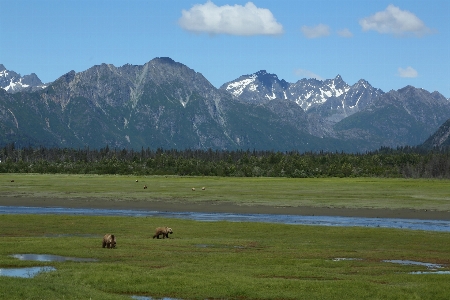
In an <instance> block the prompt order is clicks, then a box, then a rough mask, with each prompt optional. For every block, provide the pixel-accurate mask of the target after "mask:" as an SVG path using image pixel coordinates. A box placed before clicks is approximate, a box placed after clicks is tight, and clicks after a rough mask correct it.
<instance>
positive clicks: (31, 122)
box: [0, 58, 336, 151]
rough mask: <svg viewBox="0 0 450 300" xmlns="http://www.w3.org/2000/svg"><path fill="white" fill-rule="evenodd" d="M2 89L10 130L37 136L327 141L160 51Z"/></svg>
mask: <svg viewBox="0 0 450 300" xmlns="http://www.w3.org/2000/svg"><path fill="white" fill-rule="evenodd" d="M0 97H1V99H0V102H1V103H5V104H4V105H5V106H4V108H3V110H2V111H4V112H5V113H4V115H5V121H6V116H9V117H8V120H7V121H8V122H5V130H6V131H9V132H12V137H14V136H15V137H19V136H20V135H23V134H25V132H26V133H27V134H28V132H32V136H34V137H35V139H34V140H33V143H34V144H36V143H44V142H45V143H47V144H51V145H58V146H60V147H82V146H89V147H93V148H100V147H104V146H105V145H109V146H110V147H127V148H135V149H140V148H141V147H151V148H158V147H161V148H166V149H168V148H177V149H184V148H194V149H206V148H212V149H247V148H248V149H253V148H255V149H267V150H294V149H298V150H300V151H306V150H312V149H315V148H316V147H319V148H327V145H326V144H325V142H324V141H322V139H319V138H316V137H313V136H311V135H310V134H308V133H307V132H305V131H302V130H300V129H301V126H296V125H295V124H292V123H289V122H285V121H283V120H281V119H280V118H279V117H278V115H277V114H276V113H275V112H274V111H273V110H270V109H268V108H267V107H264V106H254V105H251V104H248V103H243V102H241V101H238V100H237V99H236V98H234V97H233V96H232V95H230V94H229V93H227V92H225V91H222V90H218V89H216V88H215V87H214V86H212V85H211V83H209V81H207V80H206V79H205V78H204V77H203V75H201V74H200V73H197V72H195V71H194V70H192V69H189V68H188V67H186V66H185V65H183V64H181V63H177V62H174V61H173V60H171V59H169V58H155V59H153V60H151V61H150V62H148V63H146V64H145V65H142V66H133V65H124V66H122V67H115V66H113V65H108V64H102V65H98V66H94V67H92V68H90V69H88V70H86V71H84V72H80V73H76V72H74V71H71V72H69V73H67V74H65V75H63V76H61V77H60V78H59V79H57V80H56V81H55V82H53V83H52V84H50V85H49V86H48V87H47V88H45V89H44V90H42V91H38V92H34V93H23V92H20V93H15V94H12V95H9V94H7V93H3V95H0ZM24 103H28V106H26V105H22V104H24ZM7 111H11V112H12V114H14V115H16V119H17V120H18V123H20V126H19V127H18V128H16V129H14V122H13V119H14V118H12V114H7V113H6V112H7ZM10 115H11V116H10ZM31 115H33V117H30V116H31ZM17 116H19V117H17ZM22 124H24V125H22ZM286 133H288V134H286ZM25 136H30V134H28V135H25ZM5 140H6V139H5ZM10 140H11V139H8V140H7V141H10ZM330 147H333V145H332V146H330ZM332 150H336V149H334V148H333V149H332Z"/></svg>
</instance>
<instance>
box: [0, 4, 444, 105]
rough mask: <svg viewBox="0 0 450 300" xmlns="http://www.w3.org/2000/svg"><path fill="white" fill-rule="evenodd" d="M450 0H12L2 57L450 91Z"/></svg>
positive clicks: (46, 78) (1, 19) (48, 68)
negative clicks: (156, 61) (156, 63)
mask: <svg viewBox="0 0 450 300" xmlns="http://www.w3.org/2000/svg"><path fill="white" fill-rule="evenodd" d="M449 15H450V1H448V0H427V1H425V0H390V1H385V0H314V1H311V0H308V1H306V0H276V1H275V0H271V1H269V0H254V1H240V0H210V1H208V0H14V1H11V0H0V64H3V65H4V66H5V67H6V69H8V70H13V71H15V72H17V73H20V74H21V75H28V74H31V73H36V75H37V76H38V77H39V78H40V79H41V80H42V81H43V82H44V83H48V82H51V81H54V80H56V79H57V78H59V77H60V76H62V75H64V74H66V73H67V72H69V71H71V70H74V71H76V72H82V71H85V70H87V69H89V68H90V67H92V66H94V65H99V64H102V63H107V64H113V65H114V66H116V67H119V66H122V65H124V64H127V63H129V64H134V65H143V64H145V63H147V62H148V61H150V60H152V59H153V58H155V57H170V58H172V59H173V60H175V61H177V62H180V63H182V64H184V65H186V66H188V67H189V68H191V69H193V70H195V71H196V72H199V73H202V74H203V76H205V77H206V79H208V80H209V81H210V82H211V83H212V84H213V85H214V86H215V87H220V86H221V85H222V84H224V83H226V82H229V81H232V80H234V79H237V78H238V77H240V76H241V75H247V74H252V73H255V72H257V71H259V70H266V71H267V72H268V73H272V74H276V75H277V76H278V78H279V79H284V80H286V81H287V82H291V83H295V82H297V81H298V80H300V79H303V78H317V79H320V80H325V79H332V78H335V77H336V76H337V75H340V76H341V77H342V79H343V80H344V81H345V82H347V83H348V84H350V85H353V84H355V83H356V82H357V81H358V80H360V79H365V80H367V81H368V82H369V83H370V84H371V85H372V86H374V87H375V88H380V89H381V90H383V91H385V92H388V91H390V90H398V89H401V88H403V87H405V86H407V85H412V86H415V87H417V88H423V89H425V90H428V91H429V92H433V91H438V92H440V93H441V94H443V95H444V96H445V97H446V98H449V97H450V18H449Z"/></svg>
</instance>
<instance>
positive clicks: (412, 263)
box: [383, 259, 444, 270]
mask: <svg viewBox="0 0 450 300" xmlns="http://www.w3.org/2000/svg"><path fill="white" fill-rule="evenodd" d="M383 262H388V263H393V264H400V265H405V266H408V265H410V266H424V267H426V268H427V269H429V270H437V269H442V268H443V267H444V266H443V265H439V264H432V263H426V262H421V261H413V260H402V259H394V260H383Z"/></svg>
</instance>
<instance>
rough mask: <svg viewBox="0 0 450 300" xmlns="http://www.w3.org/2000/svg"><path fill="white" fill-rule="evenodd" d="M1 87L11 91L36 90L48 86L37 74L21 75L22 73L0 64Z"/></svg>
mask: <svg viewBox="0 0 450 300" xmlns="http://www.w3.org/2000/svg"><path fill="white" fill-rule="evenodd" d="M0 87H1V88H2V89H4V90H6V91H7V92H9V93H15V92H19V91H23V90H29V91H35V90H39V89H43V88H45V87H46V85H44V84H43V83H42V81H41V80H40V79H39V78H38V77H37V75H36V74H34V73H31V74H30V75H24V76H21V75H20V74H18V73H16V72H14V71H10V70H7V69H6V68H5V66H4V65H2V64H0Z"/></svg>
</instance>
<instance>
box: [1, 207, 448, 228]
mask: <svg viewBox="0 0 450 300" xmlns="http://www.w3.org/2000/svg"><path fill="white" fill-rule="evenodd" d="M0 214H56V215H84V216H130V217H152V216H155V217H164V218H179V219H190V220H196V221H205V222H214V221H230V222H264V223H283V224H291V225H316V226H359V227H382V228H403V229H412V230H426V231H445V232H450V221H442V220H417V219H389V218H359V217H330V216H296V215H275V214H274V215H272V214H232V213H198V212H161V211H144V210H114V209H84V208H59V207H26V206H0Z"/></svg>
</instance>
